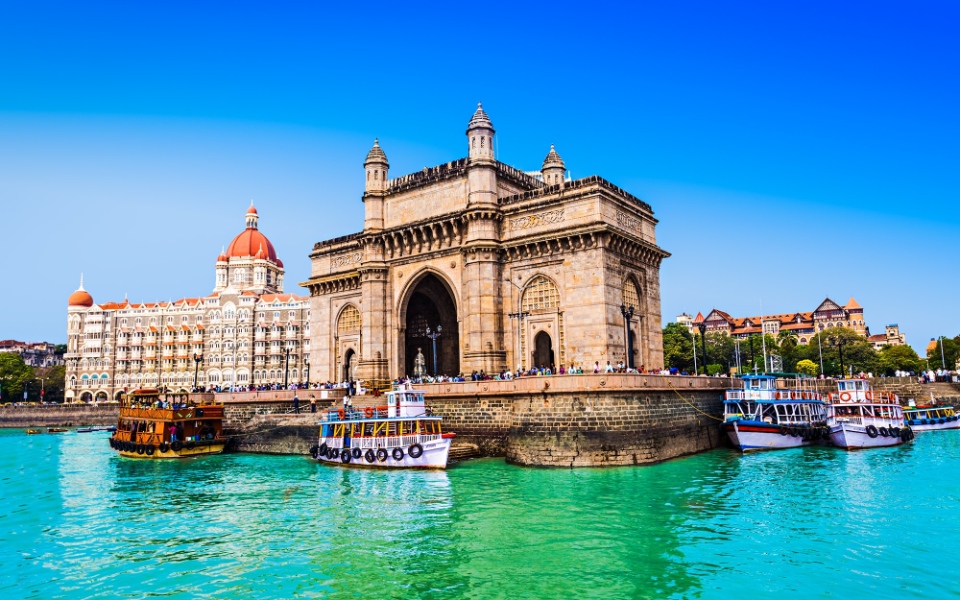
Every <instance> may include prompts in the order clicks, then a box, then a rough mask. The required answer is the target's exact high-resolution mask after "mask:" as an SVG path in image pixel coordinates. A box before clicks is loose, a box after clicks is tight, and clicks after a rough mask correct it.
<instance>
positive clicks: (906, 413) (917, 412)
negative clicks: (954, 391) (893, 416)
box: [903, 405, 960, 431]
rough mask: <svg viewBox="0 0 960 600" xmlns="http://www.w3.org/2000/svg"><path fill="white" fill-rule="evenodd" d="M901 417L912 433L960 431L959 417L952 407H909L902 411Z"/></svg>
mask: <svg viewBox="0 0 960 600" xmlns="http://www.w3.org/2000/svg"><path fill="white" fill-rule="evenodd" d="M903 417H904V418H905V419H906V420H907V424H908V425H910V428H911V429H913V430H914V431H937V430H940V429H960V417H957V413H956V411H955V410H954V409H953V407H952V406H929V405H927V406H911V407H910V408H905V409H904V410H903Z"/></svg>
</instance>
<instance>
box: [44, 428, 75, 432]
mask: <svg viewBox="0 0 960 600" xmlns="http://www.w3.org/2000/svg"><path fill="white" fill-rule="evenodd" d="M68 431H70V430H69V429H67V428H66V427H47V433H66V432H68Z"/></svg>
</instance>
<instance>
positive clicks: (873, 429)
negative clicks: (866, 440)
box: [867, 425, 880, 438]
mask: <svg viewBox="0 0 960 600" xmlns="http://www.w3.org/2000/svg"><path fill="white" fill-rule="evenodd" d="M879 433H880V432H879V431H877V426H876V425H867V435H869V436H870V437H872V438H875V437H877V435H879Z"/></svg>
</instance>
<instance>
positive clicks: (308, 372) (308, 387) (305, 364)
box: [303, 358, 310, 389]
mask: <svg viewBox="0 0 960 600" xmlns="http://www.w3.org/2000/svg"><path fill="white" fill-rule="evenodd" d="M303 366H304V370H305V371H306V372H307V373H306V375H305V376H304V379H306V380H307V381H306V382H305V383H304V385H306V386H307V389H310V361H309V360H308V359H306V358H305V359H303Z"/></svg>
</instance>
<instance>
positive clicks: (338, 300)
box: [301, 106, 669, 382]
mask: <svg viewBox="0 0 960 600" xmlns="http://www.w3.org/2000/svg"><path fill="white" fill-rule="evenodd" d="M494 135H495V130H494V127H493V123H492V122H491V120H490V118H489V117H488V116H487V114H486V112H484V110H483V108H482V107H481V106H478V108H477V111H476V112H475V113H474V115H473V117H472V118H471V119H470V122H469V124H468V125H467V131H466V138H467V139H466V143H467V156H466V158H461V159H458V160H455V161H453V162H449V163H446V164H442V165H439V166H436V167H432V168H424V169H423V170H422V171H418V172H415V173H411V174H409V175H404V176H402V177H398V178H394V179H390V178H389V168H390V164H389V162H388V161H387V156H386V154H385V153H384V151H383V149H381V148H380V145H379V143H378V142H376V141H375V142H374V144H373V148H372V149H371V150H370V153H369V154H368V155H367V158H366V161H365V162H364V168H365V171H366V186H365V191H364V194H363V202H364V204H365V217H364V224H363V231H360V232H358V233H353V234H350V235H346V236H343V237H339V238H335V239H332V240H327V241H323V242H319V243H317V244H316V245H315V246H314V248H313V252H312V253H311V254H310V259H311V276H310V279H309V280H308V281H306V282H304V283H302V284H301V285H303V286H304V287H306V288H308V289H309V290H310V300H309V303H310V317H309V318H310V331H311V336H310V337H311V346H312V351H311V357H310V363H311V369H312V372H313V373H314V375H312V376H311V377H312V378H313V379H314V380H316V381H324V380H329V381H341V380H346V379H359V380H364V381H366V382H383V381H385V380H389V379H393V378H396V377H400V376H404V375H413V374H415V373H418V372H424V371H425V372H426V373H429V374H433V373H438V374H445V375H456V374H459V373H465V374H467V375H469V374H470V373H471V372H473V371H484V372H486V373H489V374H494V373H498V372H500V371H501V370H504V369H517V368H524V369H529V368H531V366H544V367H553V368H554V369H558V368H559V367H560V366H561V365H564V366H566V367H570V366H571V365H575V366H577V367H580V368H582V369H583V370H584V372H590V371H592V369H593V366H594V363H595V361H599V363H600V364H601V365H603V366H605V365H606V362H607V361H610V362H611V363H613V364H616V363H617V362H620V361H624V362H626V363H628V364H632V365H633V366H634V367H637V368H639V367H640V366H644V367H645V368H647V369H660V368H662V367H663V344H662V339H661V317H660V262H661V261H662V260H663V259H664V258H666V257H667V256H669V254H668V253H667V252H665V251H664V250H662V249H661V248H660V247H659V246H657V240H656V233H655V229H656V224H657V220H656V219H655V218H654V216H653V210H652V209H651V208H650V206H649V205H648V204H647V203H645V202H643V201H642V200H640V199H638V198H636V197H635V196H632V195H631V194H629V193H627V192H626V191H624V190H622V189H620V188H619V187H617V186H615V185H613V184H611V183H610V182H608V181H606V180H605V179H602V178H601V177H597V176H590V177H586V178H583V179H577V180H571V179H569V178H568V177H567V171H566V168H565V166H564V163H563V160H562V159H561V158H560V156H559V154H557V152H556V151H555V150H554V149H553V147H552V146H551V148H550V152H549V153H548V154H547V156H546V158H545V159H544V161H543V166H542V168H541V170H540V171H539V172H535V173H525V172H523V171H521V170H519V169H516V168H514V167H511V166H508V165H506V164H503V163H501V162H499V161H498V160H497V159H496V156H495V154H494V149H495V147H496V146H495V144H494ZM437 334H439V336H438V335H437Z"/></svg>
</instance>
